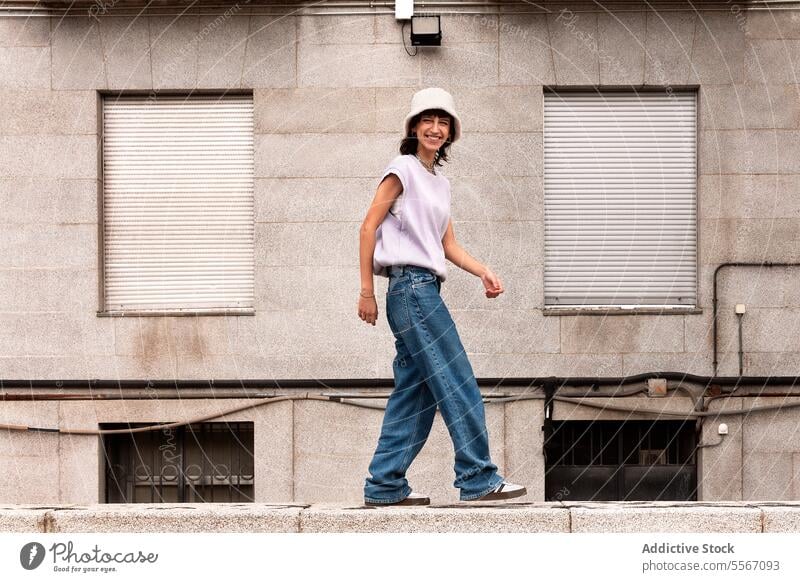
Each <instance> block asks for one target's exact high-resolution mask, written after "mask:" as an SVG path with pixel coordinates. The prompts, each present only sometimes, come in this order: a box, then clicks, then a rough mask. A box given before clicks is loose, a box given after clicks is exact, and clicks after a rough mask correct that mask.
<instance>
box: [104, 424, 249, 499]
mask: <svg viewBox="0 0 800 582" xmlns="http://www.w3.org/2000/svg"><path fill="white" fill-rule="evenodd" d="M152 424H154V423H130V424H129V423H103V424H101V425H100V428H101V430H106V429H127V428H136V427H142V426H152ZM102 439H103V440H102V444H103V451H104V457H105V491H106V492H105V500H106V503H205V502H214V503H225V502H231V503H232V502H237V503H241V502H252V501H254V500H255V499H254V492H253V485H254V476H255V475H254V470H253V467H254V463H253V423H252V422H203V423H196V424H190V425H186V426H180V427H175V428H165V429H162V430H150V431H145V432H137V433H128V434H126V433H120V434H112V435H102Z"/></svg>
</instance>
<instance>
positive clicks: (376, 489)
mask: <svg viewBox="0 0 800 582" xmlns="http://www.w3.org/2000/svg"><path fill="white" fill-rule="evenodd" d="M440 290H441V281H440V280H439V278H438V276H437V275H436V274H435V273H433V272H432V271H429V270H428V269H425V268H423V267H417V266H413V265H403V266H395V267H392V268H391V270H390V277H389V288H388V291H387V295H386V317H387V319H388V321H389V327H390V328H391V330H392V334H393V335H394V337H395V346H396V349H397V355H396V356H395V358H394V362H393V368H394V390H393V391H392V393H391V395H390V397H389V400H388V402H387V405H386V411H385V413H384V417H383V424H382V427H381V435H380V438H379V439H378V445H377V447H376V449H375V454H374V456H373V458H372V461H371V462H370V465H369V472H370V475H371V477H368V478H367V479H366V483H365V485H364V498H365V500H367V501H370V502H374V503H395V502H397V501H401V500H403V499H405V498H406V497H407V496H408V495H409V494H410V493H411V488H410V487H409V485H408V480H407V479H406V476H405V475H406V471H407V470H408V467H409V466H410V465H411V462H412V461H413V460H414V458H415V457H416V456H417V453H419V451H420V450H421V449H422V446H423V445H424V444H425V441H426V440H427V438H428V435H429V433H430V430H431V426H432V424H433V419H434V415H435V414H436V408H437V406H438V407H439V410H440V412H441V415H442V418H443V420H444V422H445V424H446V426H447V430H448V432H449V433H450V438H451V439H452V441H453V447H454V449H455V465H454V469H455V475H456V479H455V481H454V482H453V485H454V486H455V487H457V488H459V489H460V494H459V496H460V499H461V500H462V501H467V500H470V499H476V498H478V497H481V496H483V495H485V494H486V493H488V492H490V491H492V490H493V489H495V487H497V485H499V484H500V482H501V481H502V480H503V478H502V477H501V476H500V475H499V474H498V472H497V465H495V464H494V463H493V462H492V460H491V459H490V455H489V437H488V433H487V430H486V418H485V413H484V404H483V401H482V400H481V394H480V390H479V388H478V383H477V382H476V380H475V375H474V374H473V371H472V366H471V364H470V363H469V360H468V358H467V354H466V352H465V350H464V346H463V345H462V343H461V339H460V337H459V335H458V332H457V330H456V326H455V323H454V322H453V319H452V317H451V316H450V312H449V311H448V309H447V306H446V305H445V304H444V301H442V298H441V295H440Z"/></svg>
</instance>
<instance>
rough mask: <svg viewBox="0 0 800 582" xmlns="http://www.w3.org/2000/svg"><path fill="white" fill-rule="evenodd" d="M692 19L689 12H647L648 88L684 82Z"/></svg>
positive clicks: (690, 44)
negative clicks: (649, 86)
mask: <svg viewBox="0 0 800 582" xmlns="http://www.w3.org/2000/svg"><path fill="white" fill-rule="evenodd" d="M695 18H696V16H695V13H694V12H690V11H686V12H681V11H675V12H668V11H664V12H648V13H647V22H646V25H645V27H646V31H647V33H646V48H645V82H646V83H647V84H648V85H655V86H660V87H667V86H675V85H684V84H686V83H687V80H688V79H689V74H690V70H691V66H692V65H691V60H692V43H693V40H694V31H695ZM704 82H708V81H707V80H706V81H704Z"/></svg>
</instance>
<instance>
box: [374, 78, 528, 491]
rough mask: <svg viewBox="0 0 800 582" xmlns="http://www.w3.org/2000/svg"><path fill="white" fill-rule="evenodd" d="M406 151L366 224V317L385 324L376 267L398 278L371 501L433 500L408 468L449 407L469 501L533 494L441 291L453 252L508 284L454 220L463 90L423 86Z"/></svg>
mask: <svg viewBox="0 0 800 582" xmlns="http://www.w3.org/2000/svg"><path fill="white" fill-rule="evenodd" d="M404 136H405V137H404V139H403V141H402V143H401V145H400V155H398V156H396V157H395V158H394V159H393V160H392V161H391V162H390V164H389V166H388V167H387V168H386V170H385V171H384V173H383V176H382V177H381V179H380V182H379V185H378V190H377V192H376V194H375V198H374V200H373V201H372V205H371V206H370V209H369V211H368V212H367V216H366V218H365V219H364V222H363V224H362V225H361V231H360V249H359V251H360V266H361V293H360V297H359V300H358V315H359V317H360V318H361V319H362V320H364V321H365V322H366V323H369V324H372V325H375V321H376V320H377V317H378V306H377V302H376V300H375V293H374V287H373V274H377V275H381V276H385V277H388V278H389V287H388V291H387V295H386V317H387V319H388V321H389V327H390V328H391V330H392V334H393V335H394V337H395V346H396V348H397V355H396V356H395V358H394V362H393V368H394V385H395V386H394V390H393V391H392V394H391V395H390V396H389V400H388V402H387V405H386V412H385V413H384V418H383V426H382V428H381V435H380V438H379V439H378V446H377V448H376V450H375V455H374V457H373V459H372V462H371V463H370V466H369V472H370V474H371V477H369V478H367V479H366V483H365V486H364V501H365V503H366V504H367V505H375V506H381V505H428V504H430V499H429V498H428V497H427V496H425V495H421V494H418V493H412V492H411V488H410V487H409V485H408V481H407V480H406V478H405V474H406V471H407V469H408V467H409V465H410V464H411V462H412V461H413V460H414V458H415V457H416V456H417V453H418V452H419V451H420V449H421V448H422V446H423V445H424V444H425V441H426V440H427V438H428V434H429V433H430V429H431V425H432V423H433V418H434V415H435V413H436V407H437V405H438V406H439V409H440V411H441V414H442V417H443V419H444V421H445V424H446V425H447V429H448V431H449V433H450V437H451V438H452V440H453V445H454V448H455V473H456V480H455V481H454V483H453V485H455V486H456V487H458V488H459V489H460V499H461V500H462V501H492V500H498V499H509V498H512V497H519V496H521V495H525V494H526V493H527V491H526V490H525V488H524V487H522V486H520V485H514V484H513V483H508V482H506V481H504V480H503V478H502V477H501V476H500V475H499V474H498V473H497V465H495V464H494V463H492V461H491V459H490V458H489V439H488V434H487V431H486V420H485V416H484V407H483V401H482V400H481V394H480V391H479V389H478V384H477V382H476V381H475V377H474V375H473V372H472V367H471V365H470V363H469V360H468V359H467V355H466V352H465V351H464V347H463V345H462V344H461V340H460V338H459V336H458V332H457V331H456V328H455V324H454V323H453V320H452V318H451V316H450V312H449V311H448V309H447V307H446V306H445V304H444V302H443V301H442V298H441V296H440V294H439V292H440V289H441V283H442V281H444V280H445V278H446V276H447V272H446V267H445V259H448V260H450V261H451V262H453V263H455V264H456V265H458V266H459V267H461V268H462V269H464V270H465V271H467V272H469V273H471V274H473V275H476V276H478V277H480V279H481V282H482V283H483V286H484V288H485V290H486V291H485V293H486V297H488V298H490V299H491V298H494V297H497V296H498V295H500V294H501V293H502V292H503V284H502V283H501V281H500V279H499V278H498V277H497V276H496V275H495V274H494V273H492V271H491V270H489V269H488V268H487V267H486V266H485V265H483V264H481V263H480V262H478V261H477V260H475V259H474V258H473V257H471V256H470V255H469V254H468V253H467V252H466V251H465V250H464V249H463V248H461V247H460V246H459V245H458V243H457V242H456V239H455V235H454V234H453V224H452V222H451V221H450V182H449V180H448V179H447V178H446V177H445V176H443V175H441V174H440V173H439V172H438V171H437V169H436V166H441V165H442V162H443V161H447V150H448V148H449V147H450V144H452V143H453V142H455V141H456V140H457V139H458V138H459V137H460V136H461V120H460V119H459V117H458V114H457V113H456V110H455V105H454V103H453V97H452V96H451V95H450V93H448V92H447V91H445V90H444V89H439V88H435V87H432V88H428V89H423V90H422V91H419V92H417V93H416V94H415V95H414V97H413V98H412V101H411V111H410V112H409V113H408V115H407V116H406V118H405V133H404Z"/></svg>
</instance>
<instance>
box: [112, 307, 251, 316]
mask: <svg viewBox="0 0 800 582" xmlns="http://www.w3.org/2000/svg"><path fill="white" fill-rule="evenodd" d="M255 314H256V310H255V309H191V310H190V309H186V310H180V311H178V310H159V309H151V310H147V311H98V312H97V317H181V316H185V315H255Z"/></svg>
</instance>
